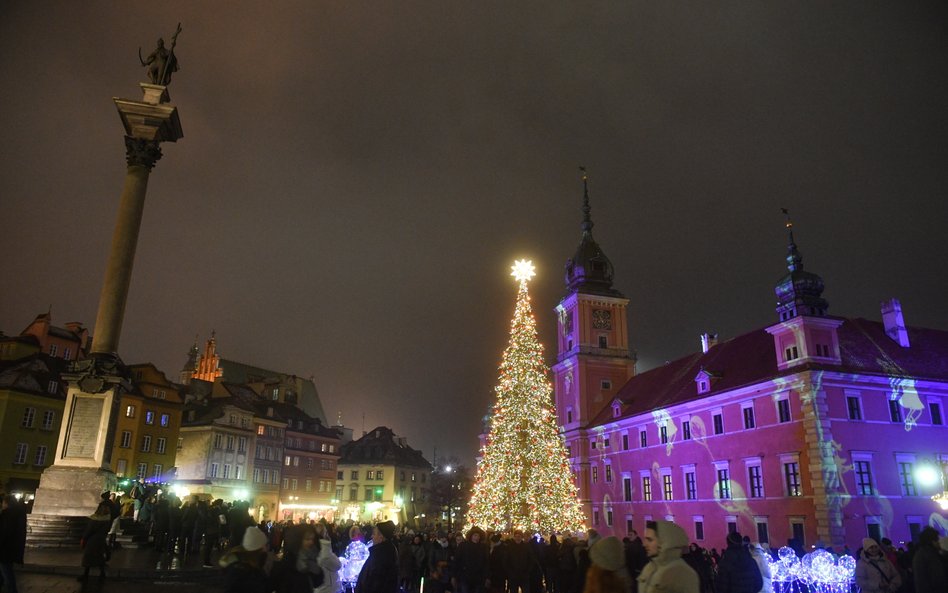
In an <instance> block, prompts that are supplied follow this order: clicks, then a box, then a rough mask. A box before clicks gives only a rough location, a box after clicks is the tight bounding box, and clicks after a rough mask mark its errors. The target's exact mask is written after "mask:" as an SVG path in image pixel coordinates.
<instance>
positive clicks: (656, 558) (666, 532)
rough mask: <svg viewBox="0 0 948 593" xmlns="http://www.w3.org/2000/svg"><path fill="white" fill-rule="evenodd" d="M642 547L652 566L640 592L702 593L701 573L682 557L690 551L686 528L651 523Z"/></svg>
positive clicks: (645, 572) (640, 584) (641, 578)
mask: <svg viewBox="0 0 948 593" xmlns="http://www.w3.org/2000/svg"><path fill="white" fill-rule="evenodd" d="M642 545H643V546H644V547H645V553H646V554H648V557H649V563H648V564H646V565H645V568H643V569H642V573H641V574H640V575H639V578H638V593H659V592H661V593H698V573H696V572H695V571H694V570H693V569H692V568H691V567H690V566H688V563H687V562H685V561H684V560H682V558H681V554H682V552H683V551H684V550H685V549H687V548H688V536H687V535H685V530H684V529H682V528H681V527H679V526H678V525H676V524H674V523H672V522H671V521H649V522H648V523H646V526H645V537H644V538H643V539H642ZM751 562H753V560H751ZM755 567H756V565H755ZM718 591H720V592H721V593H725V592H726V591H728V589H718ZM755 593H756V591H755Z"/></svg>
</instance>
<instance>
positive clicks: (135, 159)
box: [125, 136, 161, 171]
mask: <svg viewBox="0 0 948 593" xmlns="http://www.w3.org/2000/svg"><path fill="white" fill-rule="evenodd" d="M160 158H161V147H160V146H158V141H157V140H145V139H142V138H133V137H131V136H125V160H126V161H127V162H128V165H129V166H132V165H140V166H144V167H147V168H148V170H149V171H151V169H152V168H153V167H154V166H155V163H157V162H158V159H160Z"/></svg>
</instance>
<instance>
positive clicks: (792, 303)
mask: <svg viewBox="0 0 948 593" xmlns="http://www.w3.org/2000/svg"><path fill="white" fill-rule="evenodd" d="M780 211H781V212H783V214H784V216H786V218H787V222H786V227H787V271H788V272H789V273H788V274H787V275H786V276H784V277H783V278H781V279H780V281H779V282H777V286H775V287H774V292H775V293H776V295H777V315H779V316H780V320H781V321H785V320H787V319H791V318H793V317H796V316H797V315H810V316H818V317H822V316H824V315H826V309H827V307H828V304H827V303H826V300H825V299H824V298H823V279H822V278H820V277H819V276H818V275H816V274H813V273H811V272H805V271H803V256H802V255H801V254H800V250H799V249H797V244H796V241H794V239H793V221H792V220H791V219H790V211H789V210H787V209H786V208H781V209H780Z"/></svg>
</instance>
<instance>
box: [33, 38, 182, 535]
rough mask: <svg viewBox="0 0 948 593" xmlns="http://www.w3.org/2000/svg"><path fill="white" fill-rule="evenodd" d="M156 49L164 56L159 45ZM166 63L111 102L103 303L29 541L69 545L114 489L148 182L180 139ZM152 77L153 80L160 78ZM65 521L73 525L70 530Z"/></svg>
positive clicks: (73, 381) (71, 381) (76, 372)
mask: <svg viewBox="0 0 948 593" xmlns="http://www.w3.org/2000/svg"><path fill="white" fill-rule="evenodd" d="M179 30H180V29H179ZM172 48H173V46H172ZM159 50H163V44H162V42H160V41H159ZM157 51H158V50H156V52H157ZM172 52H173V49H172ZM152 55H155V54H152ZM161 57H162V58H163V59H164V64H167V65H163V66H162V68H161V74H160V76H159V77H158V79H157V82H163V83H164V84H147V83H141V84H140V86H141V88H142V91H143V96H142V99H141V100H140V101H133V100H129V99H119V98H114V99H113V100H114V101H115V105H116V107H117V108H118V112H119V116H120V117H121V118H122V123H123V124H124V126H125V134H126V135H125V151H126V161H127V164H128V167H127V169H126V173H125V185H124V188H123V189H122V196H121V199H120V201H119V209H118V218H117V220H116V223H115V232H114V233H113V235H112V247H111V250H110V252H109V261H108V266H107V268H106V271H105V280H104V282H103V284H102V293H101V296H100V298H99V310H98V314H97V315H96V321H95V329H94V335H93V341H92V352H91V355H90V357H89V358H88V359H86V360H82V361H78V362H76V363H74V365H73V366H72V367H71V368H70V371H69V373H67V374H64V376H63V378H64V379H65V380H66V381H67V382H68V385H69V387H68V390H67V394H66V406H65V410H64V412H63V414H64V417H63V422H62V427H61V429H60V433H59V443H58V444H57V446H56V457H55V459H54V461H53V465H52V466H50V467H48V468H47V469H46V471H44V472H43V474H42V476H41V477H40V485H39V488H38V489H37V491H36V500H35V502H34V505H33V513H32V515H31V519H30V523H31V526H32V527H33V530H32V531H33V534H31V536H32V535H36V536H37V537H42V534H43V533H44V532H45V533H46V535H47V536H51V535H52V533H51V530H52V531H57V532H59V533H60V536H61V537H67V538H69V539H71V538H72V537H74V536H75V531H76V529H77V525H78V524H80V523H81V521H78V520H74V521H71V522H70V519H73V518H75V519H78V518H79V517H86V516H88V515H90V514H91V513H92V512H93V511H95V508H96V506H97V505H98V503H99V501H100V495H101V493H102V492H104V491H107V490H114V489H115V484H116V478H115V474H114V473H113V472H112V470H111V462H112V443H113V441H114V438H115V425H116V420H117V414H118V411H119V410H118V407H119V400H120V399H121V396H122V392H123V391H128V390H129V389H130V388H131V381H130V375H129V373H128V369H127V368H126V367H125V365H124V364H123V363H122V360H121V358H120V357H119V355H118V345H119V336H120V335H121V331H122V321H123V318H124V316H125V303H126V300H127V298H128V288H129V284H130V282H131V277H132V264H133V262H134V259H135V248H136V246H137V245H138V231H139V228H140V227H141V221H142V213H143V210H144V207H145V191H146V189H147V187H148V176H149V174H150V173H151V170H152V168H153V167H154V166H155V163H156V162H157V161H158V159H160V158H161V148H160V146H159V145H160V144H161V143H162V142H176V141H177V140H178V139H179V138H181V137H182V136H183V133H182V131H181V122H180V120H179V119H178V109H177V107H175V106H174V105H172V104H171V103H170V96H169V95H168V89H167V83H168V81H169V80H170V73H171V72H172V71H173V69H171V67H173V66H174V64H175V62H174V61H173V60H174V54H173V53H171V54H170V57H169V56H168V54H167V53H165V54H164V55H163V56H161ZM150 58H151V56H150ZM169 66H171V67H169ZM152 76H153V81H154V80H155V75H154V74H153V75H152ZM57 517H58V518H59V519H58V520H57ZM66 523H71V525H72V527H71V528H69V529H67V527H68V526H67V525H66ZM63 530H65V532H64V531H63ZM67 532H68V533H67Z"/></svg>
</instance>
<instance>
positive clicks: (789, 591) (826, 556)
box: [770, 546, 856, 593]
mask: <svg viewBox="0 0 948 593" xmlns="http://www.w3.org/2000/svg"><path fill="white" fill-rule="evenodd" d="M770 574H771V578H772V581H773V589H774V593H802V592H806V591H808V592H809V593H849V591H850V589H851V587H852V583H853V581H854V580H855V576H856V559H855V558H853V557H852V556H840V557H839V560H837V559H836V557H835V556H833V555H832V554H831V553H829V552H827V551H826V550H815V551H813V552H810V553H809V554H806V555H804V556H803V558H802V559H801V558H797V555H796V553H795V552H794V551H793V550H792V549H791V548H788V547H786V546H784V547H782V548H780V550H778V551H777V560H770Z"/></svg>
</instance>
